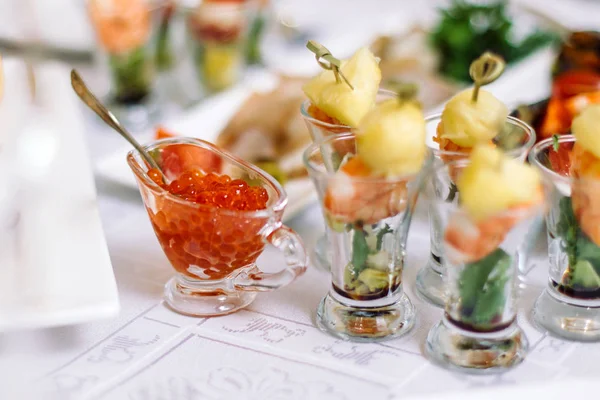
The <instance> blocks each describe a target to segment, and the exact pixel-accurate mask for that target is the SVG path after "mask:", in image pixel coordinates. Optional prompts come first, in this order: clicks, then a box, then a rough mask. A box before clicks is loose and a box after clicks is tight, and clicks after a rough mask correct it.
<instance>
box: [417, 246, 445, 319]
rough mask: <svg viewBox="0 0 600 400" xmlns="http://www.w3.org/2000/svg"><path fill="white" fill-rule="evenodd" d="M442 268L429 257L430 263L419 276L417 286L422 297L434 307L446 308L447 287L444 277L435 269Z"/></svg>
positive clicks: (422, 269) (428, 262)
mask: <svg viewBox="0 0 600 400" xmlns="http://www.w3.org/2000/svg"><path fill="white" fill-rule="evenodd" d="M434 266H436V267H438V268H440V266H439V265H438V264H437V263H436V262H435V260H433V258H432V256H429V261H427V265H425V266H424V267H423V268H421V270H420V271H419V273H418V274H417V281H416V286H417V290H418V292H419V294H420V295H422V296H423V297H424V298H425V299H426V300H427V301H429V302H430V303H432V304H433V305H436V306H439V307H444V304H445V303H446V286H445V285H444V277H443V275H442V274H440V273H439V272H437V271H436V270H435V269H434Z"/></svg>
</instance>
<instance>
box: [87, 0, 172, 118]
mask: <svg viewBox="0 0 600 400" xmlns="http://www.w3.org/2000/svg"><path fill="white" fill-rule="evenodd" d="M164 7H165V6H164V5H163V4H162V3H160V2H157V3H150V2H147V1H145V0H131V1H122V0H109V1H102V0H88V2H87V8H88V15H89V18H90V22H91V25H92V27H93V29H94V31H95V34H96V39H97V44H98V45H97V49H98V52H97V54H96V60H97V62H98V66H99V68H100V69H101V70H103V71H105V72H107V74H106V75H107V76H108V77H109V93H108V96H107V102H108V103H109V104H111V106H112V107H111V109H112V110H114V112H115V113H116V115H117V117H118V118H119V119H122V120H125V121H126V122H127V123H129V124H130V125H133V126H136V127H137V128H140V127H143V126H145V125H147V124H148V123H149V121H150V119H151V118H152V117H153V116H155V113H156V112H157V111H158V107H157V106H158V104H157V98H156V94H155V91H154V88H155V83H156V82H155V77H156V74H155V70H156V68H155V67H156V65H155V51H156V46H155V44H154V42H155V38H157V37H158V35H157V34H156V32H155V31H156V30H157V27H158V26H157V25H158V19H157V18H155V16H156V15H157V14H160V13H161V12H163V11H162V10H163V9H164Z"/></svg>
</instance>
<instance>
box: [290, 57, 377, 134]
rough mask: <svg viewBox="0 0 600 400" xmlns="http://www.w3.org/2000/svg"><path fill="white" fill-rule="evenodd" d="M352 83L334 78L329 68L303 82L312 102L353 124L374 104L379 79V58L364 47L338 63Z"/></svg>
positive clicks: (341, 120)
mask: <svg viewBox="0 0 600 400" xmlns="http://www.w3.org/2000/svg"><path fill="white" fill-rule="evenodd" d="M340 69H341V71H342V73H343V74H344V76H345V77H346V78H347V79H348V81H349V82H350V83H351V84H352V86H353V87H354V90H352V89H351V88H350V87H349V86H348V85H347V84H346V83H345V82H343V80H342V82H339V83H338V82H336V80H335V75H334V73H333V71H323V72H321V73H320V74H319V75H317V76H316V77H314V78H313V79H311V80H310V81H309V82H307V83H306V84H305V85H304V86H303V88H302V89H303V90H304V93H305V94H306V96H307V97H308V98H309V99H310V101H311V102H312V104H313V105H315V106H316V107H317V108H319V109H320V110H321V111H323V112H324V113H326V114H327V115H329V116H330V117H332V118H336V119H337V120H338V121H340V122H341V123H343V124H345V125H348V126H350V127H356V126H357V125H358V123H359V122H360V120H361V119H362V117H363V116H364V115H365V114H366V113H367V112H368V111H369V110H370V109H371V108H372V107H373V105H374V104H375V96H377V90H378V88H379V82H381V70H380V69H379V61H378V59H377V58H375V56H374V55H373V53H371V52H370V51H369V49H367V48H366V47H363V48H361V49H359V50H358V51H357V52H356V53H355V54H354V55H353V56H352V57H351V58H350V59H349V60H347V61H344V62H342V65H341V67H340Z"/></svg>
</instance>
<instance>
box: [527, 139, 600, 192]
mask: <svg viewBox="0 0 600 400" xmlns="http://www.w3.org/2000/svg"><path fill="white" fill-rule="evenodd" d="M570 142H576V139H575V136H573V135H560V136H559V137H558V143H570ZM553 145H554V139H552V137H549V138H547V139H544V140H541V141H539V142H538V143H536V144H535V145H534V146H533V147H532V148H531V151H530V152H529V156H528V161H529V163H530V164H532V165H534V166H535V167H536V168H538V169H539V170H540V171H541V172H542V174H544V176H546V177H547V178H549V179H550V180H552V181H559V182H564V183H569V184H571V183H572V182H573V181H574V179H573V178H571V177H570V176H564V175H560V174H559V173H557V172H555V171H553V170H552V169H550V168H548V167H546V166H545V165H542V163H541V162H540V161H539V160H538V159H537V155H538V154H540V153H541V152H542V151H544V150H546V149H547V148H548V147H550V146H553ZM580 180H581V179H580ZM592 180H593V179H592Z"/></svg>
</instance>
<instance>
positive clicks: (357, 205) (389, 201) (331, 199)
mask: <svg viewBox="0 0 600 400" xmlns="http://www.w3.org/2000/svg"><path fill="white" fill-rule="evenodd" d="M371 176H372V175H371V171H370V169H369V167H367V166H366V165H365V164H364V163H363V162H362V160H361V159H360V158H359V157H354V158H351V159H350V160H348V162H347V163H346V164H344V165H343V166H342V168H341V169H340V170H339V171H338V172H337V173H336V175H335V176H334V177H333V178H332V181H331V182H330V185H329V186H328V188H327V192H326V194H325V199H324V206H325V209H326V210H327V212H328V213H329V215H331V216H332V217H333V218H334V219H335V220H336V221H340V222H344V223H354V222H356V221H362V222H363V223H365V224H375V223H377V222H379V221H381V220H383V219H385V218H389V217H392V216H394V215H397V214H399V213H401V212H402V211H404V209H405V208H406V206H407V202H408V199H407V187H406V185H407V182H406V181H402V180H396V181H393V180H392V181H386V180H385V179H384V178H379V179H377V178H375V179H369V178H370V177H371ZM415 200H416V199H415Z"/></svg>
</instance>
